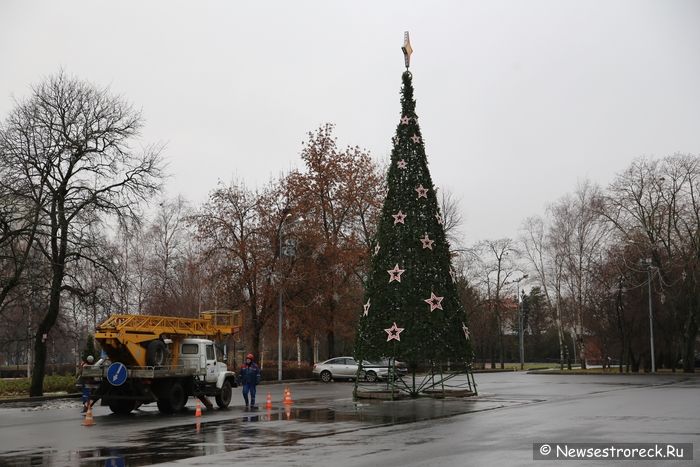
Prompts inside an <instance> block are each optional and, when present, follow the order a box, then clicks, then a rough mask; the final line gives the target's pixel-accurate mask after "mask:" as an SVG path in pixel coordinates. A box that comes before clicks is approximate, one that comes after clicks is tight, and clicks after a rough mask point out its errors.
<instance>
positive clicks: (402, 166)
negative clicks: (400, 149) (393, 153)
mask: <svg viewBox="0 0 700 467" xmlns="http://www.w3.org/2000/svg"><path fill="white" fill-rule="evenodd" d="M396 167H398V168H399V169H405V168H406V161H405V160H403V159H401V160H400V161H398V162H397V163H396Z"/></svg>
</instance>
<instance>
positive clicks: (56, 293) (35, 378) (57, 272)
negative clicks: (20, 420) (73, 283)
mask: <svg viewBox="0 0 700 467" xmlns="http://www.w3.org/2000/svg"><path fill="white" fill-rule="evenodd" d="M52 274H53V278H52V280H51V291H50V294H49V309H48V311H47V313H46V316H44V319H43V320H42V321H41V323H40V324H39V326H38V328H37V330H36V335H35V336H34V368H33V371H32V383H31V386H30V388H29V395H30V396H42V395H44V375H45V373H46V368H45V367H46V338H45V337H44V336H45V335H46V336H48V334H49V331H51V328H52V327H53V325H54V324H55V323H56V319H57V318H58V311H59V310H60V307H61V303H60V300H61V285H62V283H63V261H61V262H60V263H59V264H57V265H56V266H54V267H53V268H52Z"/></svg>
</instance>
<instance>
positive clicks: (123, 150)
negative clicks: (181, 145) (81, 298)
mask: <svg viewBox="0 0 700 467" xmlns="http://www.w3.org/2000/svg"><path fill="white" fill-rule="evenodd" d="M140 127H141V116H140V114H139V113H138V112H136V111H134V110H133V109H132V108H131V107H130V106H129V105H128V104H127V103H125V102H124V101H123V100H122V99H120V98H117V97H113V96H112V95H110V93H109V92H108V90H106V89H98V88H96V87H95V86H93V85H91V84H89V83H86V82H83V81H80V80H78V79H75V78H71V77H68V76H66V75H65V74H64V73H62V72H61V73H59V74H58V75H55V76H52V77H50V78H48V79H47V80H45V81H44V82H42V83H40V84H39V85H38V86H36V87H34V88H33V90H32V95H31V97H29V98H28V99H27V100H25V101H23V102H18V103H17V104H16V107H15V109H14V110H13V111H12V112H11V113H10V115H9V117H8V118H7V121H6V123H5V125H4V126H3V128H2V137H0V140H1V141H2V142H3V143H2V144H3V147H2V153H1V154H0V157H2V161H1V162H2V166H3V167H4V168H5V174H4V175H5V176H6V177H4V178H5V179H6V180H7V182H6V183H7V184H8V185H10V186H12V187H16V188H18V190H17V191H18V192H21V191H22V190H20V189H19V187H22V186H25V187H30V188H31V189H29V190H25V193H26V194H25V195H24V198H23V203H24V204H26V205H27V206H29V209H38V210H39V220H38V226H39V227H38V229H37V241H36V246H37V248H38V249H39V250H40V251H41V253H42V254H43V256H44V257H45V258H46V260H47V261H48V262H49V263H50V265H51V273H50V281H49V282H50V287H49V293H48V299H47V303H46V308H45V313H44V316H43V318H42V319H41V321H40V322H39V324H38V326H37V330H36V335H35V338H34V353H35V360H34V372H33V375H32V384H31V389H30V394H31V395H33V396H35V395H41V394H42V392H43V388H42V385H43V379H44V366H45V362H46V355H47V349H46V340H47V337H48V333H49V332H50V331H51V329H52V328H53V326H54V324H55V323H56V320H57V318H58V316H59V313H60V311H61V297H62V294H63V293H64V292H77V293H79V292H80V290H78V289H77V288H76V287H75V284H74V283H71V281H70V280H67V278H68V277H69V276H70V270H71V269H70V268H71V267H73V265H74V264H75V262H77V261H88V262H91V263H92V264H94V265H96V266H97V267H101V268H108V267H109V265H108V264H106V263H105V262H103V261H101V259H100V258H98V257H96V256H95V253H96V250H95V249H94V248H89V247H88V248H86V245H85V242H86V241H87V242H88V243H90V244H91V245H88V246H94V245H95V243H94V242H91V241H90V240H89V239H88V238H87V234H86V232H87V231H88V227H89V226H91V225H92V226H94V225H97V224H99V223H100V221H101V220H102V219H104V218H105V217H106V216H116V217H124V216H130V215H134V214H135V209H136V208H137V206H138V204H139V202H141V201H144V200H147V199H149V198H150V197H151V196H152V195H153V194H154V193H156V192H157V191H158V190H159V188H160V178H161V169H160V156H159V154H160V151H159V149H157V148H148V149H146V150H145V151H144V152H143V153H142V154H138V155H137V154H136V152H135V151H134V150H133V149H132V148H131V147H130V146H129V143H130V141H131V140H132V139H134V138H135V137H136V136H137V135H138V132H139V129H140Z"/></svg>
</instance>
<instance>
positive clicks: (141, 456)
mask: <svg viewBox="0 0 700 467" xmlns="http://www.w3.org/2000/svg"><path fill="white" fill-rule="evenodd" d="M312 403H313V401H312ZM319 403H322V402H321V401H319ZM501 405H502V404H501ZM484 408H485V407H484V406H483V404H480V407H479V408H478V409H477V408H475V405H474V402H465V401H436V400H421V399H418V400H405V401H395V402H389V401H383V402H380V401H377V402H372V403H368V402H362V403H353V402H348V403H347V404H346V405H342V404H341V405H338V406H335V407H332V408H330V407H315V408H314V407H295V406H285V407H279V408H275V409H273V410H264V409H262V410H260V411H255V412H247V413H244V414H243V415H242V416H241V415H240V414H236V415H234V417H233V418H231V419H227V420H214V421H207V422H204V421H197V422H196V423H189V424H185V425H179V426H171V427H163V428H158V429H152V430H144V431H139V432H138V435H135V436H133V437H132V438H131V439H129V440H128V441H127V442H126V443H124V444H123V445H120V446H117V447H110V448H96V449H90V450H83V451H57V450H55V449H51V448H46V449H45V450H39V451H38V452H37V450H36V449H35V450H33V451H32V452H31V453H30V452H27V451H23V452H17V451H15V452H4V453H0V467H4V466H8V467H9V466H54V465H76V466H78V465H79V466H107V467H122V466H139V465H149V464H155V463H161V462H168V461H174V460H177V459H183V458H187V457H198V456H206V455H211V454H220V453H224V452H230V451H237V450H241V449H247V448H249V447H253V446H284V445H291V444H295V443H296V442H297V441H298V440H300V439H302V438H309V437H317V436H327V435H332V434H335V433H338V432H342V431H351V430H356V429H361V428H366V427H369V426H378V425H391V424H400V423H410V422H415V421H420V420H430V419H435V418H442V417H447V416H451V415H457V414H462V413H467V412H470V411H473V410H480V409H484ZM491 408H493V407H491Z"/></svg>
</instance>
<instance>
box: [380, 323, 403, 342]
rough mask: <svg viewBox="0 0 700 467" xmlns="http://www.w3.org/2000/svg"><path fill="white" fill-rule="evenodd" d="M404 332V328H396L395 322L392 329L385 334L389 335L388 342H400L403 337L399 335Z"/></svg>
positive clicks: (386, 330)
mask: <svg viewBox="0 0 700 467" xmlns="http://www.w3.org/2000/svg"><path fill="white" fill-rule="evenodd" d="M403 330H404V328H400V327H398V326H396V322H394V324H392V325H391V327H390V328H388V329H385V330H384V332H386V333H387V334H388V335H387V337H386V341H387V342H389V341H390V340H397V341H399V342H400V341H401V337H399V334H401V331H403Z"/></svg>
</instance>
